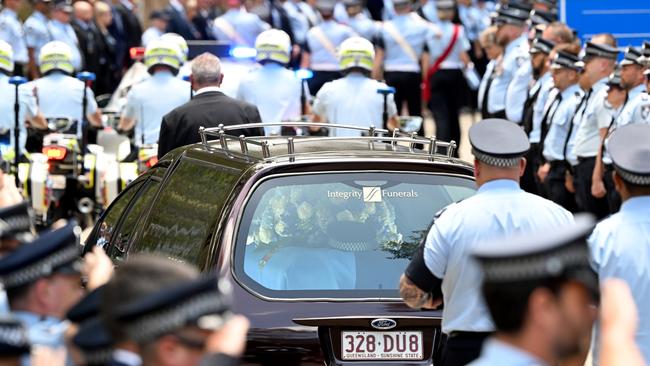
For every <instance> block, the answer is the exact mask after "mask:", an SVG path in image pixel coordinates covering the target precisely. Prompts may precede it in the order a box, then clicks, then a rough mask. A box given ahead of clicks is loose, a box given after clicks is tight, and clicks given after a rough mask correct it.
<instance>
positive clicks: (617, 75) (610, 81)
mask: <svg viewBox="0 0 650 366" xmlns="http://www.w3.org/2000/svg"><path fill="white" fill-rule="evenodd" d="M607 85H609V86H617V87H619V88H622V86H621V69H620V68H619V67H617V68H616V70H614V72H613V73H611V74H609V77H608V78H607Z"/></svg>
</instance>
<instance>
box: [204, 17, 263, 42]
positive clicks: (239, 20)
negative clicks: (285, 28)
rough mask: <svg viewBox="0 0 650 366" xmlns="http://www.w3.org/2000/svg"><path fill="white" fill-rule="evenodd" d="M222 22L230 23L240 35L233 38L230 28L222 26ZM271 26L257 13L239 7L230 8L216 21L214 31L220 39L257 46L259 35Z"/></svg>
mask: <svg viewBox="0 0 650 366" xmlns="http://www.w3.org/2000/svg"><path fill="white" fill-rule="evenodd" d="M220 22H225V23H228V24H229V25H230V28H232V29H233V30H234V31H235V32H236V34H238V37H232V38H231V36H232V35H233V34H230V33H229V31H230V29H227V30H226V29H224V27H222V26H220ZM269 28H270V26H269V25H268V24H267V23H266V22H264V21H263V20H262V19H260V17H258V16H257V15H255V14H251V13H247V12H246V11H243V10H237V9H229V10H228V11H227V12H226V13H225V14H223V15H222V16H220V17H218V18H217V19H215V22H214V33H215V36H216V37H217V39H218V40H220V41H230V42H232V43H235V44H238V45H240V46H247V47H253V46H255V39H256V38H257V36H259V35H260V33H262V32H264V31H265V30H267V29H269Z"/></svg>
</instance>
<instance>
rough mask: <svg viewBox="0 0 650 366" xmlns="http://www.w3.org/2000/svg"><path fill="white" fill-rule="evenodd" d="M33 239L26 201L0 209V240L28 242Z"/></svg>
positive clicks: (28, 206)
mask: <svg viewBox="0 0 650 366" xmlns="http://www.w3.org/2000/svg"><path fill="white" fill-rule="evenodd" d="M33 238H34V226H33V221H32V210H31V206H30V205H29V202H28V201H23V202H21V203H18V204H16V205H13V206H9V207H4V208H2V209H0V239H16V240H18V241H19V242H23V243H24V242H28V241H31V240H33Z"/></svg>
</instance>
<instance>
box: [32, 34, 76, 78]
mask: <svg viewBox="0 0 650 366" xmlns="http://www.w3.org/2000/svg"><path fill="white" fill-rule="evenodd" d="M38 63H39V70H40V71H41V74H42V75H45V74H47V73H49V72H50V71H54V70H60V71H63V72H66V73H68V74H72V73H73V72H74V67H73V66H72V50H71V49H70V46H68V45H67V44H65V43H63V42H61V41H52V42H48V43H46V44H45V45H44V46H43V47H42V48H41V53H40V55H39V56H38Z"/></svg>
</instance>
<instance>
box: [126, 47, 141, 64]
mask: <svg viewBox="0 0 650 366" xmlns="http://www.w3.org/2000/svg"><path fill="white" fill-rule="evenodd" d="M129 56H131V60H134V61H140V60H142V59H143V58H144V47H131V48H130V49H129Z"/></svg>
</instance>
